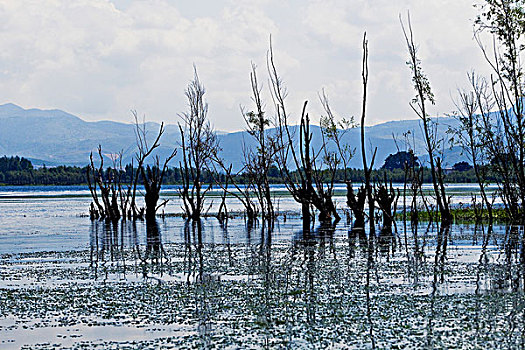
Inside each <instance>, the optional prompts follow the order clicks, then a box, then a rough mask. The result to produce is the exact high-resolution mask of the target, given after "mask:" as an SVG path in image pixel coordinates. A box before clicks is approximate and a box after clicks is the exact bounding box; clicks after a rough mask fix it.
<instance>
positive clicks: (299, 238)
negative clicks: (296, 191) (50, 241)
mask: <svg viewBox="0 0 525 350" xmlns="http://www.w3.org/2000/svg"><path fill="white" fill-rule="evenodd" d="M165 220H166V221H177V222H178V224H177V225H179V226H177V227H179V229H180V230H181V232H180V234H181V235H183V236H184V237H185V240H186V241H185V242H184V243H173V242H163V241H162V237H161V236H159V237H157V238H156V239H152V237H148V239H147V241H146V242H145V244H139V243H135V244H133V242H134V239H133V237H124V236H122V235H121V232H125V234H126V235H131V236H132V235H133V234H137V233H136V232H135V233H133V229H132V226H133V225H132V223H121V224H119V225H122V227H124V226H129V227H125V228H126V230H124V231H122V230H121V228H122V227H116V228H117V229H116V230H114V229H111V226H108V225H104V224H101V227H99V228H92V230H91V239H90V241H91V244H90V248H89V249H84V250H69V251H37V252H20V253H16V254H2V255H1V259H0V339H1V343H0V346H2V347H6V348H21V347H27V348H49V347H53V348H101V349H102V348H108V347H113V348H116V347H119V348H159V347H161V348H195V347H205V348H225V347H230V348H238V347H242V348H261V347H268V348H284V347H293V348H321V347H322V348H325V347H332V348H368V347H370V346H371V337H374V341H375V345H376V346H377V347H378V348H406V347H410V348H421V347H438V348H441V347H443V348H450V347H453V348H469V347H487V348H493V347H508V348H514V347H518V346H521V345H522V344H523V343H524V342H525V338H524V336H523V334H525V333H524V332H523V331H524V323H523V316H525V314H524V307H523V305H525V300H524V296H523V293H522V290H523V282H522V277H523V274H522V272H521V263H520V260H519V259H520V257H519V255H520V254H519V246H518V244H517V243H516V242H518V241H519V239H518V238H519V237H521V233H520V232H521V229H519V230H514V231H513V230H510V229H509V228H506V227H504V226H495V227H494V228H493V229H492V230H491V231H489V230H488V229H487V227H478V226H475V225H461V226H460V225H456V226H452V229H451V230H450V231H449V232H441V230H438V227H436V226H432V225H429V224H428V223H423V224H422V225H420V226H418V227H417V230H416V229H414V230H412V229H410V228H409V232H407V235H408V237H409V239H408V242H409V244H408V245H407V246H406V247H405V246H404V243H403V239H402V237H403V235H404V232H397V233H395V234H394V235H393V239H391V240H384V239H380V238H378V239H377V244H376V246H377V249H376V251H375V253H374V254H375V256H376V259H375V263H374V267H373V270H372V271H371V275H370V276H371V278H370V300H371V305H370V311H371V315H370V316H371V320H372V327H373V332H370V326H371V325H370V322H369V319H368V317H367V301H366V300H367V299H366V283H365V282H366V281H365V280H366V278H365V277H366V269H367V251H366V249H367V247H368V245H367V243H366V242H364V241H362V239H363V238H364V239H365V240H366V237H358V236H356V235H354V234H353V233H352V231H351V230H350V229H349V227H346V226H344V225H342V224H341V225H339V226H338V227H337V228H335V229H334V228H332V229H330V228H329V229H328V230H326V228H321V227H319V228H317V229H316V230H315V231H314V232H312V233H311V234H309V235H308V236H306V235H305V234H303V232H302V231H301V230H299V229H296V230H292V231H291V230H290V226H284V225H283V226H282V227H280V226H279V223H277V224H276V225H275V227H274V228H273V230H269V229H268V227H265V226H264V225H261V224H260V223H259V225H258V226H255V227H254V228H251V229H249V230H247V229H246V227H245V223H244V221H243V220H242V219H233V220H232V219H231V220H229V222H228V224H227V225H219V223H218V221H215V220H205V221H203V224H202V227H201V230H200V231H199V226H198V225H192V224H184V221H183V219H181V218H175V217H173V218H167V219H165ZM172 224H174V225H175V223H172ZM288 225H295V226H293V227H296V228H298V227H300V219H298V218H291V219H290V220H288ZM160 227H163V225H160ZM216 231H218V232H216ZM211 232H215V233H216V235H217V234H219V233H220V235H221V236H222V239H221V240H219V241H217V240H215V241H213V240H214V239H215V238H214V237H216V235H214V236H213V235H210V233H211ZM232 232H233V234H235V235H237V236H238V235H244V236H243V237H234V236H232ZM291 232H295V234H292V233H291ZM489 235H490V237H489ZM199 237H200V238H199ZM513 237H514V238H513ZM360 239H361V241H360ZM515 239H518V240H515ZM232 242H233V243H232ZM438 247H439V249H438Z"/></svg>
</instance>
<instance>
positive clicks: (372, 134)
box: [0, 103, 464, 169]
mask: <svg viewBox="0 0 525 350" xmlns="http://www.w3.org/2000/svg"><path fill="white" fill-rule="evenodd" d="M455 123H456V121H455V120H454V119H452V118H440V119H439V121H438V125H439V126H438V131H439V133H440V135H445V132H444V131H445V130H446V129H447V128H448V126H449V125H454V124H455ZM159 127H160V125H159V124H157V123H147V129H148V130H149V133H148V135H149V137H151V138H153V137H154V136H156V132H157V131H158V128H159ZM291 130H292V132H294V131H295V134H296V139H297V134H298V127H295V126H294V127H291ZM311 131H312V133H313V140H312V146H313V147H314V148H315V149H319V148H320V145H321V132H320V128H319V127H318V126H315V125H312V126H311ZM407 131H410V132H411V133H412V135H413V141H414V142H413V143H414V144H415V150H416V154H418V155H421V158H422V159H423V160H425V156H424V153H425V148H424V143H423V140H422V138H421V130H420V125H419V120H403V121H392V122H387V123H382V124H378V125H374V126H369V127H367V128H366V135H367V140H368V141H367V142H368V143H369V144H368V145H367V157H370V156H371V154H372V153H373V150H372V146H373V147H377V154H376V161H375V167H379V166H381V165H382V164H383V161H384V159H385V158H386V157H387V156H388V155H389V154H391V153H395V152H396V151H397V148H396V143H395V142H394V139H393V135H394V136H395V137H396V139H397V140H398V142H397V143H398V146H399V148H400V149H401V150H404V149H405V148H406V147H405V146H404V144H403V142H401V140H403V139H404V138H403V134H404V133H406V132H407ZM270 132H271V131H270ZM359 133H360V131H359V129H352V130H349V131H348V132H347V133H346V134H345V135H344V138H343V141H344V142H347V143H349V144H350V145H351V146H352V147H355V148H356V149H357V150H359V145H360V134H359ZM217 137H218V138H219V141H220V146H221V149H222V150H221V156H222V157H223V158H224V159H225V161H226V162H227V163H232V164H233V167H234V169H239V168H240V167H242V157H243V148H245V147H246V148H250V147H253V146H254V142H253V140H252V138H251V136H250V135H249V134H248V133H246V132H232V133H225V132H219V133H218V134H217ZM179 139H180V132H179V129H178V126H176V125H167V126H166V131H165V133H164V135H163V137H162V139H161V146H160V147H159V148H158V149H157V151H156V154H157V155H159V156H160V157H161V158H162V157H163V156H166V155H167V154H169V153H170V152H171V150H172V149H173V148H174V147H177V145H178V142H179ZM410 139H411V140H412V136H410ZM99 144H100V145H102V151H103V153H104V155H105V156H106V157H107V158H108V159H109V155H110V154H112V153H116V152H119V151H123V154H124V163H128V162H130V161H131V159H132V157H133V155H134V153H135V150H136V147H135V132H134V125H133V124H126V123H119V122H112V121H99V122H87V121H84V120H82V119H81V118H79V117H77V116H74V115H72V114H69V113H66V112H64V111H61V110H40V109H23V108H21V107H19V106H16V105H14V104H10V103H9V104H4V105H0V156H2V155H7V156H11V155H19V156H22V157H26V158H29V159H31V160H32V161H33V162H34V163H35V164H42V163H45V164H47V165H58V164H65V165H78V166H84V165H86V164H87V163H88V161H89V154H90V152H91V151H93V152H96V149H97V146H98V145H99ZM460 153H461V152H460V151H459V150H458V149H457V148H453V149H446V153H445V163H446V164H449V165H451V164H454V163H455V162H457V161H459V160H463V159H464V158H463V157H462V156H461V154H460ZM360 154H361V153H360V152H356V155H355V157H354V158H353V159H352V161H351V163H350V166H351V167H360V166H361V165H362V161H361V156H360ZM179 161H180V154H179V155H178V156H177V157H176V158H175V159H174V161H173V163H172V164H173V165H176V164H178V162H179ZM106 162H107V163H106V164H108V165H109V164H110V163H109V162H108V160H106Z"/></svg>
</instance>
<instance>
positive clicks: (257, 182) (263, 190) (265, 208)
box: [241, 63, 279, 220]
mask: <svg viewBox="0 0 525 350" xmlns="http://www.w3.org/2000/svg"><path fill="white" fill-rule="evenodd" d="M250 83H251V88H252V101H253V103H254V105H255V109H254V110H252V111H249V112H246V110H245V108H243V107H241V113H242V115H243V117H244V120H245V122H246V131H247V132H248V134H249V135H250V136H252V138H253V139H254V140H255V142H256V148H255V150H253V149H251V150H245V151H244V169H245V171H244V174H245V175H246V176H247V177H248V180H249V181H250V183H252V184H253V185H254V187H255V193H256V196H257V199H258V201H259V205H260V208H261V214H262V217H263V219H268V220H272V219H274V218H275V209H274V205H273V201H272V196H271V192H270V182H269V180H268V177H269V175H268V174H269V172H270V168H271V167H272V166H273V165H275V162H276V161H275V156H276V153H277V152H278V150H279V148H278V146H277V145H278V142H277V140H276V135H274V134H271V133H269V132H268V127H270V125H271V120H270V119H269V118H267V117H266V114H265V111H264V104H263V102H262V99H261V90H262V87H261V86H260V85H259V83H258V80H257V71H256V66H255V64H253V63H252V71H251V73H250Z"/></svg>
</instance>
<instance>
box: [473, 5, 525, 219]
mask: <svg viewBox="0 0 525 350" xmlns="http://www.w3.org/2000/svg"><path fill="white" fill-rule="evenodd" d="M524 26H525V8H524V6H523V3H522V2H521V1H509V0H487V1H486V3H485V4H484V5H481V14H480V15H479V16H478V18H477V20H476V22H475V29H476V32H475V38H476V40H477V42H478V44H479V47H480V49H481V51H482V53H483V55H484V57H485V59H486V61H487V63H488V64H489V66H490V68H491V69H492V72H493V74H492V75H491V79H490V85H489V86H490V88H491V90H492V91H491V97H490V98H491V99H493V101H494V103H495V107H496V111H493V112H494V113H488V112H491V111H485V113H481V117H482V118H483V124H484V126H483V129H482V130H483V139H484V140H485V144H484V145H485V146H486V147H485V151H486V152H490V153H489V154H490V156H491V160H492V162H493V164H494V170H496V172H497V174H498V175H499V177H500V178H502V179H503V181H501V182H499V186H500V194H501V196H502V199H503V201H504V204H505V207H506V209H507V212H508V214H509V216H510V217H511V219H512V220H513V221H518V220H521V221H525V211H524V210H523V206H524V205H525V105H524V101H523V95H524V91H523V86H524V83H523V66H522V63H521V56H522V53H523V50H524V49H525V45H524V44H523V36H524V33H525V31H524V30H523V28H524ZM482 32H488V33H490V34H491V35H492V38H493V48H492V49H493V52H489V51H488V50H487V48H486V47H485V46H484V45H483V44H482V41H481V38H480V35H481V33H482Z"/></svg>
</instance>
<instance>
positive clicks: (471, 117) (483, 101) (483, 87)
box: [450, 72, 493, 222]
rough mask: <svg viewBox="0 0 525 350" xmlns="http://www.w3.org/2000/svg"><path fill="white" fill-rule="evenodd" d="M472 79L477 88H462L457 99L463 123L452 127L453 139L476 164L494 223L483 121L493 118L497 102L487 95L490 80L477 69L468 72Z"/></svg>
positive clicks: (472, 83)
mask: <svg viewBox="0 0 525 350" xmlns="http://www.w3.org/2000/svg"><path fill="white" fill-rule="evenodd" d="M468 78H469V82H470V84H471V87H472V89H473V90H471V91H466V90H459V91H458V95H459V97H458V100H457V101H455V104H456V108H457V110H458V112H457V113H455V114H453V117H454V118H455V119H456V120H457V121H458V122H459V124H458V125H457V127H455V128H452V129H451V130H450V131H451V133H452V135H453V136H452V138H451V142H452V143H454V144H459V145H460V146H461V147H462V149H463V151H464V153H465V154H466V156H467V158H468V159H469V160H470V162H471V163H472V166H473V168H474V172H475V174H476V180H477V182H478V185H479V189H480V193H481V197H482V200H483V204H484V206H485V208H487V212H488V215H489V221H490V222H492V202H491V201H490V200H489V198H488V195H487V192H486V190H485V188H486V186H487V179H486V168H487V167H486V166H483V165H484V164H486V163H487V161H488V159H487V155H488V154H489V152H485V150H484V149H483V143H484V138H483V129H484V126H483V120H485V119H486V118H490V115H487V114H486V113H487V112H489V111H491V110H492V107H493V103H492V102H491V100H490V97H489V95H488V94H487V92H488V85H487V82H486V80H485V79H483V78H481V77H479V76H477V75H476V74H475V73H474V72H472V73H470V74H468ZM489 113H490V112H489ZM480 114H481V116H480Z"/></svg>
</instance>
